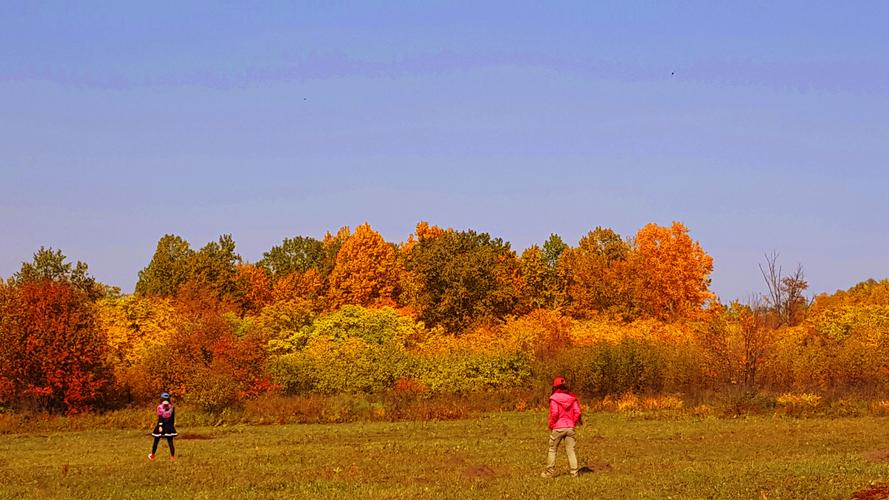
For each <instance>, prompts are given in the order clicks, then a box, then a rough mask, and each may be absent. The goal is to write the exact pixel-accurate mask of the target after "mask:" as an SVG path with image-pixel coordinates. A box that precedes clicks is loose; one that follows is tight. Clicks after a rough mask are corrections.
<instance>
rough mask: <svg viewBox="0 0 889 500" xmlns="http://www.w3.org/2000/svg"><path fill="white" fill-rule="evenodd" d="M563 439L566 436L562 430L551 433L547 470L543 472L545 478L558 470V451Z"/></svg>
mask: <svg viewBox="0 0 889 500" xmlns="http://www.w3.org/2000/svg"><path fill="white" fill-rule="evenodd" d="M563 437H565V436H564V434H563V433H562V432H561V430H557V429H553V430H552V432H550V433H549V451H548V452H547V454H546V470H545V471H544V472H543V475H545V476H551V475H552V474H553V471H554V470H555V468H556V450H558V449H559V443H560V442H561V441H562V438H563Z"/></svg>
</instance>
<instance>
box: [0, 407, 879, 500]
mask: <svg viewBox="0 0 889 500" xmlns="http://www.w3.org/2000/svg"><path fill="white" fill-rule="evenodd" d="M585 420H586V424H585V425H584V426H583V427H582V428H581V429H580V431H579V436H578V455H579V458H580V461H581V463H582V464H587V465H590V466H592V467H593V468H595V469H597V472H596V473H594V474H589V475H586V476H582V477H578V478H572V477H570V476H568V475H567V474H566V468H567V467H566V460H565V455H564V452H563V451H562V450H560V454H559V456H558V461H557V469H558V470H559V471H560V472H561V474H560V475H558V476H557V477H555V478H552V479H544V478H540V477H539V473H540V472H541V470H542V468H543V462H544V460H545V454H546V443H547V431H546V429H545V415H544V414H542V413H539V412H527V413H496V414H489V415H486V416H484V417H482V418H477V419H472V420H454V421H442V422H417V423H411V422H398V423H385V422H375V423H364V424H362V423H347V424H335V425H268V426H245V425H235V426H231V427H225V426H217V427H200V428H180V429H179V431H180V433H182V434H183V436H182V437H181V438H179V439H178V440H177V442H176V443H177V452H178V455H179V460H178V461H176V462H170V461H168V457H167V449H166V443H165V442H162V443H161V448H160V449H159V453H158V457H159V459H158V460H157V461H155V462H149V461H148V460H147V459H146V454H147V453H148V451H149V448H150V445H151V440H150V437H149V436H148V435H147V432H146V431H144V430H132V431H121V430H90V431H76V432H75V431H72V432H60V433H42V434H37V433H30V434H27V433H26V434H7V435H3V436H0V438H2V439H0V498H16V497H29V498H45V497H78V498H122V497H127V498H149V497H151V498H169V497H172V498H243V497H244V496H248V497H282V498H294V497H358V498H360V497H382V498H423V497H425V498H442V497H445V498H462V497H475V498H541V497H545V498H553V497H555V498H574V499H581V498H670V497H672V498H769V499H774V498H849V497H850V496H851V495H852V493H853V492H855V491H857V490H860V489H863V488H866V487H868V485H871V484H877V483H885V482H889V461H886V455H887V453H885V450H887V449H889V425H887V424H889V419H886V418H879V417H862V418H836V419H800V420H797V419H791V418H772V417H752V418H741V419H733V420H732V419H730V420H720V419H704V420H699V419H694V418H690V417H683V418H680V419H678V420H676V419H669V420H667V419H664V420H657V419H645V418H643V417H639V416H636V417H633V416H627V415H620V414H613V413H597V414H589V415H587V416H586V417H585ZM189 438H190V439H189Z"/></svg>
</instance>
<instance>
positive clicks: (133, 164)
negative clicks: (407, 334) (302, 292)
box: [0, 1, 889, 300]
mask: <svg viewBox="0 0 889 500" xmlns="http://www.w3.org/2000/svg"><path fill="white" fill-rule="evenodd" d="M186 3H187V5H184V6H183V5H179V4H178V3H173V2H170V3H151V5H149V4H145V3H140V4H133V5H125V3H124V2H103V3H99V2H82V3H77V4H74V3H70V2H67V3H62V2H59V3H52V2H41V3H39V5H38V4H37V2H21V3H20V4H19V5H15V4H12V3H7V4H5V5H4V6H3V7H2V13H0V276H9V275H11V274H12V273H14V272H15V271H16V270H17V269H18V268H19V266H20V265H21V262H22V261H23V260H28V259H29V258H30V256H31V254H32V253H33V252H34V251H35V250H36V249H37V248H39V247H40V246H41V245H45V246H52V247H54V248H60V249H61V250H62V251H63V252H64V253H65V254H66V255H68V256H69V257H70V258H72V259H79V260H83V261H85V262H87V263H88V264H89V266H90V270H91V272H92V273H93V274H94V275H95V276H96V277H97V278H98V279H100V280H102V281H104V282H107V283H112V284H116V285H119V286H121V287H122V288H123V289H124V290H125V291H130V290H132V287H133V285H134V284H135V281H136V278H137V273H138V271H139V270H140V269H141V268H142V267H144V266H145V265H146V264H147V262H148V261H149V260H150V258H151V255H152V253H153V251H154V247H155V244H156V242H157V240H158V239H159V238H160V237H161V236H162V235H163V234H165V233H175V234H179V235H181V236H183V237H184V238H186V239H187V240H189V241H190V242H191V243H192V245H193V246H195V247H200V246H202V245H203V244H205V243H206V242H207V241H209V240H212V239H215V238H216V237H217V236H218V235H219V234H222V233H231V234H232V235H233V236H234V238H235V241H236V242H237V244H238V251H239V253H240V254H241V255H242V256H243V257H244V258H245V259H247V260H250V261H255V260H257V259H258V258H260V257H261V255H262V252H264V251H266V250H268V249H269V248H271V247H272V246H273V245H275V244H277V243H279V242H280V241H281V240H282V239H284V238H285V237H290V236H295V235H310V236H315V237H320V236H322V235H323V233H324V232H325V231H326V230H335V229H336V228H338V227H340V226H343V225H350V226H352V227H354V226H356V225H357V224H360V223H362V222H365V221H367V222H369V223H370V224H371V225H372V226H374V227H375V228H376V229H377V230H379V231H380V232H381V233H382V234H383V235H384V236H385V237H386V238H387V239H389V240H392V241H401V240H403V239H404V238H405V237H406V236H407V235H408V234H409V233H410V232H411V231H412V229H413V227H414V225H415V224H416V222H417V221H420V220H427V221H429V222H431V223H434V224H438V225H441V226H450V227H455V228H473V229H476V230H480V231H487V232H490V233H492V234H494V235H496V236H500V237H502V238H504V239H505V240H508V241H510V242H511V243H512V245H513V247H514V248H515V249H517V250H518V251H521V250H522V249H524V248H525V247H527V246H529V245H531V244H534V243H540V242H542V241H544V240H545V239H546V238H547V237H548V236H549V234H550V233H553V232H554V233H558V234H560V235H562V237H563V238H564V239H565V240H566V241H568V242H569V243H572V244H574V243H576V242H577V240H578V239H579V238H580V237H581V236H582V235H583V234H584V233H586V232H587V231H589V230H590V229H592V228H593V227H595V226H606V227H611V228H613V229H615V230H616V231H618V232H619V233H621V234H622V235H625V236H628V235H632V234H633V233H634V232H635V231H636V230H638V229H639V228H640V227H642V226H643V225H644V224H646V223H648V222H655V223H659V224H669V223H670V222H671V221H673V220H680V221H682V222H683V223H685V224H686V225H687V226H688V227H689V228H690V230H691V232H692V235H693V237H694V238H695V239H697V240H698V241H700V242H701V244H702V245H703V247H704V248H705V250H706V251H707V252H709V253H710V254H711V255H712V256H713V257H714V260H715V270H714V273H713V285H712V286H713V289H714V291H716V292H717V293H718V294H719V296H720V297H721V298H722V299H723V300H729V299H732V298H742V299H743V298H746V297H747V296H748V295H750V294H751V293H754V292H759V291H762V288H763V287H762V285H761V278H760V276H759V271H758V269H757V267H756V266H757V263H758V262H761V261H762V260H763V254H764V253H766V252H771V251H777V252H778V253H779V254H780V260H781V262H782V263H783V264H784V266H785V268H792V267H795V265H796V264H797V263H801V264H802V265H803V266H804V268H805V270H806V275H807V277H808V278H809V282H810V285H811V290H810V292H812V293H818V292H823V291H827V292H833V291H835V290H836V289H839V288H848V287H849V286H851V285H853V284H855V283H857V282H858V281H861V280H864V279H867V278H871V277H873V278H886V277H889V231H887V229H889V223H887V220H889V218H887V212H889V210H887V208H889V202H887V198H889V197H887V194H886V191H887V187H889V169H887V167H889V161H887V160H889V30H887V29H886V28H885V27H886V22H887V20H889V4H886V3H883V2H872V3H868V2H856V3H854V4H840V3H826V2H823V3H822V2H812V1H809V2H780V5H775V2H738V3H735V4H730V3H725V2H681V3H680V2H677V3H672V2H626V1H621V2H598V3H597V2H571V3H559V2H546V3H544V2H529V3H523V2H484V3H481V5H479V4H480V2H380V3H370V2H362V3H356V4H348V3H340V2H310V3H290V2H287V3H273V2H218V3H203V2H186Z"/></svg>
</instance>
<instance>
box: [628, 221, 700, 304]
mask: <svg viewBox="0 0 889 500" xmlns="http://www.w3.org/2000/svg"><path fill="white" fill-rule="evenodd" d="M629 267H630V269H629V272H630V276H631V279H632V280H633V297H634V302H635V304H636V306H637V307H638V308H639V310H640V312H641V313H642V314H643V315H645V316H649V317H653V318H657V319H661V320H665V321H673V320H677V319H680V318H688V317H695V316H697V315H698V314H699V313H700V312H701V310H702V307H703V305H704V304H705V303H706V302H707V301H708V300H712V299H713V298H714V296H713V294H712V293H711V292H710V290H709V285H710V273H711V272H712V271H713V258H712V257H710V256H709V255H707V253H706V252H704V249H703V248H701V245H700V244H699V243H698V242H696V241H694V240H692V239H691V237H690V236H689V235H688V229H687V228H686V227H685V226H684V225H683V224H682V223H679V222H674V223H673V224H672V225H671V226H670V227H663V226H658V225H656V224H648V225H646V226H645V227H643V228H642V229H640V230H639V232H638V233H636V239H635V246H634V248H633V250H632V252H631V253H630V257H629Z"/></svg>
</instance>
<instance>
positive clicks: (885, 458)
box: [864, 448, 889, 462]
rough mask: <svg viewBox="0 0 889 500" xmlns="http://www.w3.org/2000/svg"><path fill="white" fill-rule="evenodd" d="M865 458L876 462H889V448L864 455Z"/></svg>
mask: <svg viewBox="0 0 889 500" xmlns="http://www.w3.org/2000/svg"><path fill="white" fill-rule="evenodd" d="M864 458H866V459H868V460H873V461H874V462H889V448H884V449H882V450H871V451H868V452H867V453H865V454H864Z"/></svg>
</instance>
